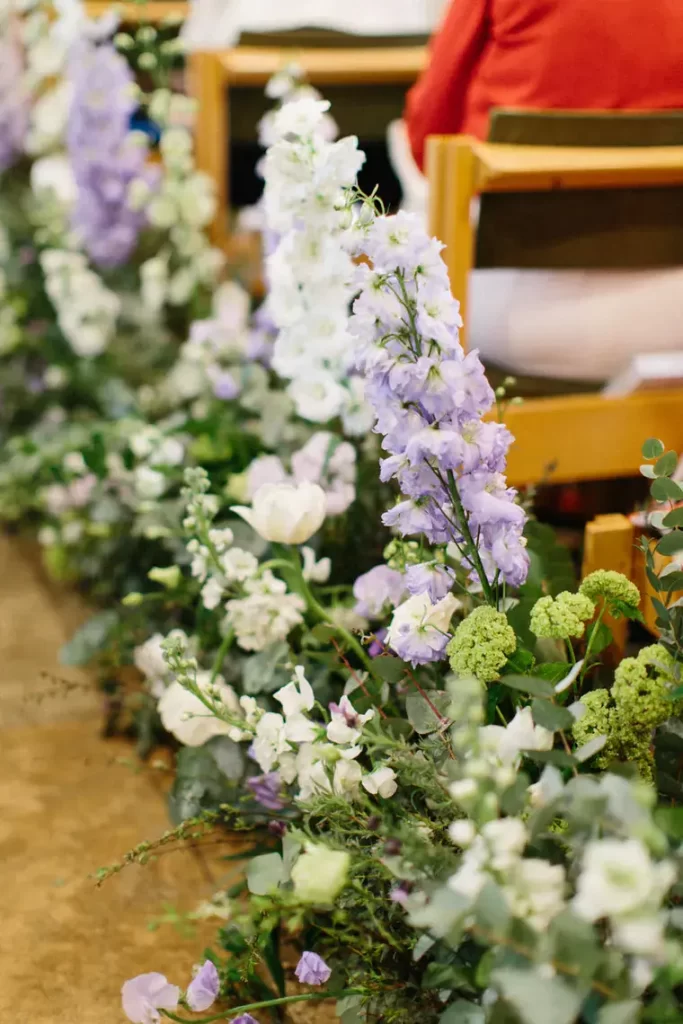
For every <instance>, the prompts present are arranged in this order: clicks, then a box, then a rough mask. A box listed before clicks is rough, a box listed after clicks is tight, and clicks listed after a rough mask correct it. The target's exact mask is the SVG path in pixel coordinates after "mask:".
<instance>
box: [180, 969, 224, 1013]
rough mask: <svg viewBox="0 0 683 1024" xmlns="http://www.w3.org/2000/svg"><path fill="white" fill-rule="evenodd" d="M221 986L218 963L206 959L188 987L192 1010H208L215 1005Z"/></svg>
mask: <svg viewBox="0 0 683 1024" xmlns="http://www.w3.org/2000/svg"><path fill="white" fill-rule="evenodd" d="M220 987H221V982H220V978H219V977H218V971H217V970H216V965H215V964H214V963H212V961H211V960H205V961H204V963H203V964H202V966H201V967H200V968H199V969H198V970H197V973H196V974H195V976H194V978H193V979H192V981H191V982H190V984H189V985H188V987H187V993H186V999H187V1005H188V1006H189V1007H190V1009H191V1010H195V1011H198V1010H208V1009H209V1007H210V1006H213V1004H214V1002H215V1001H216V997H217V995H218V992H219V990H220Z"/></svg>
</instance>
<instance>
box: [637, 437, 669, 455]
mask: <svg viewBox="0 0 683 1024" xmlns="http://www.w3.org/2000/svg"><path fill="white" fill-rule="evenodd" d="M640 452H641V455H642V456H643V458H644V459H658V458H659V457H660V455H663V453H664V443H663V441H660V440H659V438H657V437H649V438H648V439H647V441H646V442H645V443H644V445H643V447H642V448H641V449H640Z"/></svg>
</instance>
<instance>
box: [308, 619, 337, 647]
mask: <svg viewBox="0 0 683 1024" xmlns="http://www.w3.org/2000/svg"><path fill="white" fill-rule="evenodd" d="M309 635H310V636H312V637H314V638H315V639H316V640H319V641H320V643H323V644H328V643H329V642H330V639H331V637H333V636H334V637H336V636H337V630H336V629H335V628H334V626H328V624H327V623H326V622H319V623H318V625H317V626H314V627H313V629H312V630H311V631H310V633H309ZM339 646H340V647H343V646H344V644H343V641H340V642H339Z"/></svg>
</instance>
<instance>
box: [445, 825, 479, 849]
mask: <svg viewBox="0 0 683 1024" xmlns="http://www.w3.org/2000/svg"><path fill="white" fill-rule="evenodd" d="M476 834H477V830H476V828H475V827H474V822H472V821H470V820H469V818H460V819H459V820H458V821H454V822H453V823H452V825H449V826H448V835H449V837H450V839H451V841H452V842H454V843H455V845H456V846H462V847H463V849H464V848H465V847H466V846H470V844H471V843H473V842H474V838H475V836H476Z"/></svg>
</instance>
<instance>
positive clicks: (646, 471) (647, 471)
mask: <svg viewBox="0 0 683 1024" xmlns="http://www.w3.org/2000/svg"><path fill="white" fill-rule="evenodd" d="M639 469H640V475H641V476H645V477H647V479H648V480H654V479H655V476H656V474H655V470H654V466H651V465H650V464H649V463H648V462H644V463H643V465H642V466H640V467H639Z"/></svg>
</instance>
